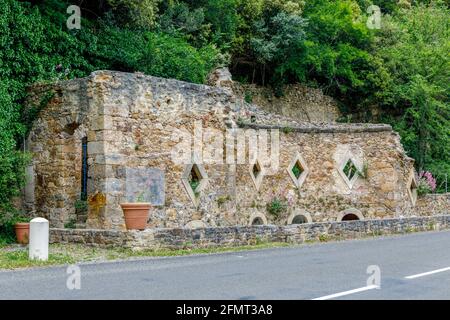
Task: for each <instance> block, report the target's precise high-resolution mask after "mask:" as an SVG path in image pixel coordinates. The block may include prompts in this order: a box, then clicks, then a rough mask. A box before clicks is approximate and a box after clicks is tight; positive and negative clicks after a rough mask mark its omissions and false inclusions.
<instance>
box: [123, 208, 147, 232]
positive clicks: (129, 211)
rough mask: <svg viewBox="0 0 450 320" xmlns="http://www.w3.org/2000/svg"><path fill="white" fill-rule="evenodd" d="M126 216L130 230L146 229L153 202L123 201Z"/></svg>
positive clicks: (126, 223) (126, 222)
mask: <svg viewBox="0 0 450 320" xmlns="http://www.w3.org/2000/svg"><path fill="white" fill-rule="evenodd" d="M120 206H121V207H122V210H123V214H124V216H125V225H126V226H127V229H128V230H132V229H137V230H144V229H145V227H146V226H147V220H148V215H149V213H150V207H151V204H150V203H147V202H142V203H141V202H138V203H121V204H120Z"/></svg>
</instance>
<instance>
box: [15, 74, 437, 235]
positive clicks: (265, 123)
mask: <svg viewBox="0 0 450 320" xmlns="http://www.w3.org/2000/svg"><path fill="white" fill-rule="evenodd" d="M216 80H217V79H216ZM219 80H220V81H216V82H217V83H218V85H219V86H206V85H197V84H192V83H186V82H182V81H177V80H172V79H161V78H156V77H151V76H145V75H142V74H139V73H134V74H133V73H123V72H113V71H96V72H93V73H92V74H91V75H90V76H88V77H86V78H81V79H74V80H69V81H63V82H58V83H55V84H50V85H34V86H33V87H31V88H30V90H29V101H28V107H29V108H39V109H40V112H39V116H38V118H37V120H36V121H35V122H34V124H33V127H32V129H31V132H30V133H29V136H28V137H27V139H26V148H27V150H29V151H30V152H32V154H33V161H32V164H31V165H30V166H29V168H28V176H29V179H28V185H27V186H26V188H25V191H24V199H23V207H24V209H25V210H27V212H29V213H30V214H32V215H39V216H44V217H46V218H48V219H49V220H50V223H51V226H53V227H64V226H67V225H68V224H70V225H72V227H73V225H75V226H76V227H77V228H98V229H118V230H121V229H124V219H123V213H122V210H121V207H120V203H121V202H130V201H137V200H138V198H142V199H144V200H145V201H148V202H151V203H152V205H153V207H152V209H151V212H150V216H149V220H148V227H149V228H164V227H168V228H171V227H190V228H197V227H205V226H208V227H209V226H212V227H214V226H233V225H251V224H275V225H285V224H293V223H294V224H296V223H303V222H322V221H341V220H354V219H378V218H392V217H402V216H405V217H407V216H417V215H419V216H420V215H431V214H433V211H430V210H426V209H424V208H423V207H421V208H422V209H423V210H421V211H418V210H417V206H416V202H417V201H418V199H417V194H416V187H417V182H416V177H415V173H414V169H413V159H411V158H409V157H408V156H407V155H406V154H405V152H404V150H403V147H402V145H401V143H400V138H399V136H398V134H397V133H396V132H394V131H393V130H392V128H391V127H390V126H388V125H384V124H340V123H335V122H327V123H324V122H321V123H318V122H314V121H313V120H314V119H313V120H311V119H309V120H310V121H308V122H306V121H304V120H302V119H298V118H289V117H286V116H284V115H282V114H276V113H269V112H267V111H265V110H264V109H262V108H260V107H258V106H256V105H254V104H251V103H247V102H246V101H245V99H244V97H243V96H242V94H239V93H236V92H235V91H233V89H232V86H233V83H232V81H231V80H230V81H226V80H225V81H224V80H221V79H219ZM221 83H225V84H227V86H225V87H222V86H221ZM309 99H311V97H309ZM313 105H314V104H313ZM330 112H332V113H335V111H334V110H333V111H330ZM312 114H313V113H312ZM320 118H321V117H319V120H321V119H320ZM199 145H200V146H201V148H199ZM264 145H265V146H268V148H267V150H268V151H267V154H266V155H263V154H262V153H261V152H258V151H257V152H255V146H258V148H256V150H259V148H260V147H261V146H264Z"/></svg>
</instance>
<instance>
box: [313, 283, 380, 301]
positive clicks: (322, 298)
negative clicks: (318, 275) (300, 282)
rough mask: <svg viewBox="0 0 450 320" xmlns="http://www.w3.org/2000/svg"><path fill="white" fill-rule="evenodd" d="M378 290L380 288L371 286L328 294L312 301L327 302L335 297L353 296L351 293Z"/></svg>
mask: <svg viewBox="0 0 450 320" xmlns="http://www.w3.org/2000/svg"><path fill="white" fill-rule="evenodd" d="M379 288H380V287H379V286H376V285H374V284H373V285H370V286H365V287H362V288H358V289H353V290H348V291H344V292H338V293H335V294H330V295H328V296H323V297H319V298H315V299H313V300H328V299H333V298H337V297H342V296H347V295H349V294H353V293H358V292H363V291H367V290H372V289H379Z"/></svg>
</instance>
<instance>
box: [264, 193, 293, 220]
mask: <svg viewBox="0 0 450 320" xmlns="http://www.w3.org/2000/svg"><path fill="white" fill-rule="evenodd" d="M287 207H288V204H287V202H286V201H284V200H282V199H280V198H277V197H275V198H273V199H272V201H270V202H269V203H267V207H266V208H267V212H269V213H270V214H271V215H273V216H275V217H277V218H278V217H279V216H280V215H281V214H282V213H283V212H285V211H286V210H287Z"/></svg>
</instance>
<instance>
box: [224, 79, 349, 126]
mask: <svg viewBox="0 0 450 320" xmlns="http://www.w3.org/2000/svg"><path fill="white" fill-rule="evenodd" d="M231 87H232V90H233V92H234V93H235V94H236V96H237V97H238V99H241V100H247V102H249V101H251V102H252V103H253V104H256V105H258V106H259V107H261V109H263V110H264V111H267V112H270V113H274V114H280V115H283V116H287V117H291V118H295V119H298V120H299V121H303V122H313V123H330V122H336V121H337V120H338V119H339V118H340V117H341V113H340V111H339V108H338V105H337V103H336V101H335V100H334V99H333V98H331V97H329V96H326V95H324V94H323V92H322V91H321V90H320V89H314V88H310V87H306V86H304V85H301V84H289V85H286V86H285V87H284V88H283V94H282V95H281V96H280V97H277V96H276V95H275V94H274V92H273V90H272V89H270V88H268V87H262V86H257V85H249V84H239V83H237V82H234V83H233V84H232V85H231Z"/></svg>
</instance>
